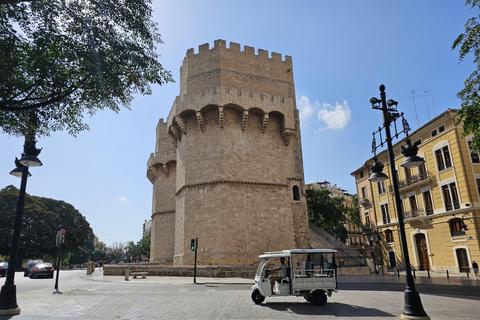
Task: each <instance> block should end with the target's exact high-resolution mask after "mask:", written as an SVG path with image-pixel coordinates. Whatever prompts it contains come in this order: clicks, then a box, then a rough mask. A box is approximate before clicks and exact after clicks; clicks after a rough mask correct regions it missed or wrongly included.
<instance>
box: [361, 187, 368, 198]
mask: <svg viewBox="0 0 480 320" xmlns="http://www.w3.org/2000/svg"><path fill="white" fill-rule="evenodd" d="M365 199H367V188H365V187H362V200H365Z"/></svg>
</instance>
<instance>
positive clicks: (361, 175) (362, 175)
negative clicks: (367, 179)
mask: <svg viewBox="0 0 480 320" xmlns="http://www.w3.org/2000/svg"><path fill="white" fill-rule="evenodd" d="M364 176H365V175H364V173H363V170H362V171H360V179H361V178H363V177H364Z"/></svg>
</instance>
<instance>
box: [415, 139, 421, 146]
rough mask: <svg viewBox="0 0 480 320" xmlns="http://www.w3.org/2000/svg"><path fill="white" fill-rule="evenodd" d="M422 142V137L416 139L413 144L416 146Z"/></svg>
mask: <svg viewBox="0 0 480 320" xmlns="http://www.w3.org/2000/svg"><path fill="white" fill-rule="evenodd" d="M421 143H422V139H421V138H420V139H418V140H417V141H415V142H414V143H413V145H414V146H419V145H420V144H421Z"/></svg>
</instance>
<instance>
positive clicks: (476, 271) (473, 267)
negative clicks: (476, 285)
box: [472, 260, 478, 280]
mask: <svg viewBox="0 0 480 320" xmlns="http://www.w3.org/2000/svg"><path fill="white" fill-rule="evenodd" d="M472 269H473V273H474V274H475V278H476V279H477V280H478V263H476V262H475V260H473V262H472Z"/></svg>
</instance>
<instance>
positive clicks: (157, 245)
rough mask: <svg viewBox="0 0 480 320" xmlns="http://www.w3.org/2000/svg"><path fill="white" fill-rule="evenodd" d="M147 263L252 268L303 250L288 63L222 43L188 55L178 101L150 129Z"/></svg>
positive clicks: (298, 151)
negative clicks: (268, 254)
mask: <svg viewBox="0 0 480 320" xmlns="http://www.w3.org/2000/svg"><path fill="white" fill-rule="evenodd" d="M147 176H148V178H149V179H150V181H151V182H152V184H153V213H152V243H151V248H152V251H151V261H152V262H157V263H162V264H170V263H172V262H173V265H177V266H182V265H193V258H194V254H193V252H192V251H190V250H189V246H190V239H192V238H195V237H198V239H199V248H198V264H199V265H232V266H235V265H256V264H257V263H258V255H259V254H261V253H263V252H265V251H274V250H282V249H291V248H308V247H309V229H308V219H307V210H306V199H305V185H304V177H303V160H302V148H301V140H300V125H299V118H298V110H297V108H296V104H295V88H294V83H293V69H292V59H291V57H288V56H286V57H285V59H284V60H282V57H281V55H280V54H278V53H272V54H271V57H269V55H268V52H267V51H265V50H260V49H259V50H258V54H255V49H254V48H252V47H247V46H245V47H244V48H243V50H241V48H240V45H239V44H236V43H230V46H229V48H227V46H226V42H225V41H224V40H217V41H215V42H214V47H213V48H210V46H209V44H208V43H207V44H204V45H201V46H200V47H199V51H198V53H197V54H195V52H194V50H193V49H189V50H188V51H187V55H186V57H185V59H184V61H183V64H182V67H181V69H180V95H179V96H178V97H177V98H176V99H175V102H174V103H173V106H172V109H171V111H170V114H169V115H168V119H167V121H166V122H165V121H164V120H163V119H161V120H160V122H159V124H158V126H157V142H156V148H155V153H154V154H152V155H151V156H150V159H149V160H148V169H147Z"/></svg>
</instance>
